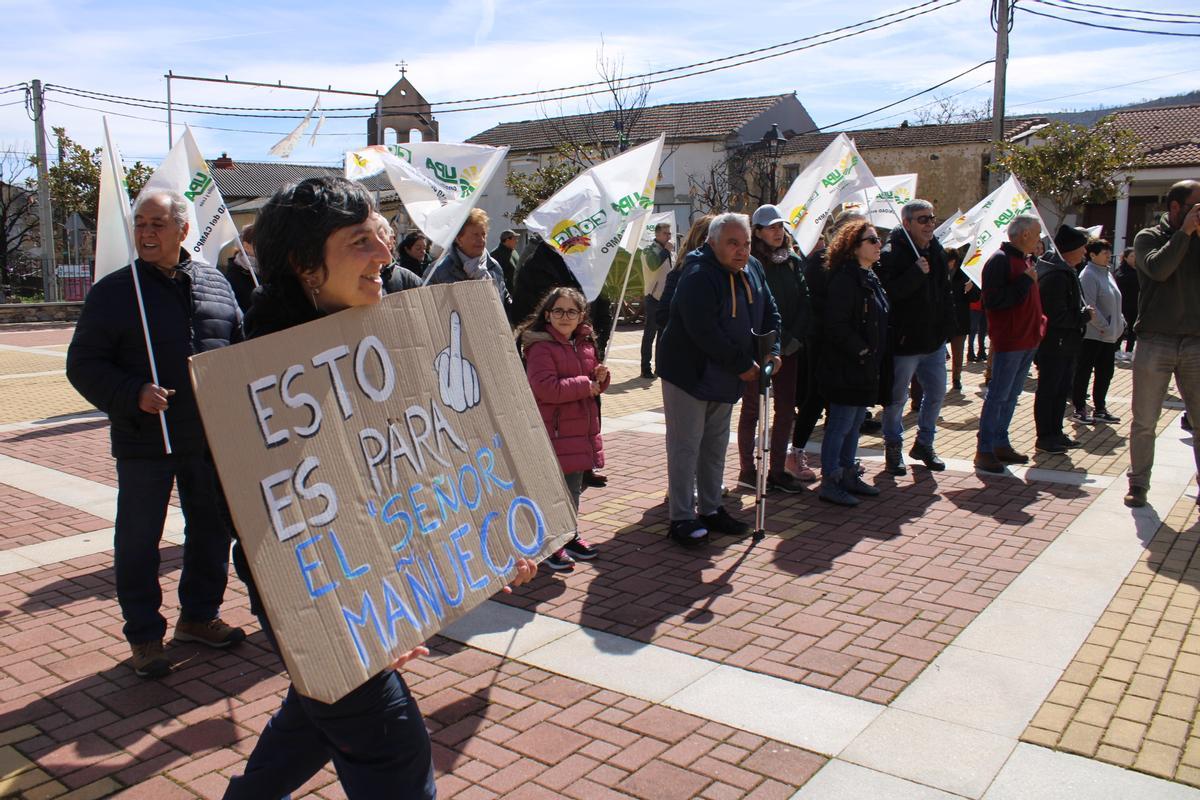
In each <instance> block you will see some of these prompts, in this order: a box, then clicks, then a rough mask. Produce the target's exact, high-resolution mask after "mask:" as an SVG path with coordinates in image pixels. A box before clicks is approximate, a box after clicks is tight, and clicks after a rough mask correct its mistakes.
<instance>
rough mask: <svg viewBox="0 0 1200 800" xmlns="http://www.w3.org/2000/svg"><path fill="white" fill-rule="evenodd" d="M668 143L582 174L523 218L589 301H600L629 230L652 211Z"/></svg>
mask: <svg viewBox="0 0 1200 800" xmlns="http://www.w3.org/2000/svg"><path fill="white" fill-rule="evenodd" d="M665 139H666V135H665V134H663V135H660V136H659V137H658V138H657V139H655V140H654V141H652V142H646V143H645V144H642V145H639V146H637V147H635V148H633V149H631V150H628V151H626V152H624V153H621V154H620V155H617V156H614V157H612V158H610V159H608V160H607V161H604V162H602V163H600V164H597V165H596V166H594V167H590V168H589V169H586V170H584V171H583V172H582V173H580V174H579V175H576V176H575V177H574V178H572V179H571V182H570V183H568V184H567V185H566V186H564V187H563V188H561V189H559V190H558V191H557V192H555V194H554V196H553V197H551V198H550V199H549V200H547V201H546V202H544V203H542V204H541V205H540V206H538V207H537V208H536V209H535V210H534V211H533V213H531V214H530V215H529V216H527V217H526V218H525V225H526V227H528V228H529V230H531V231H534V232H535V233H538V234H540V235H541V237H542V238H543V239H544V240H545V241H546V244H548V245H549V246H550V247H552V248H554V249H555V250H557V251H558V252H559V254H560V255H562V257H563V260H564V261H565V262H566V263H567V266H568V267H569V268H570V270H571V272H572V273H573V274H574V275H575V278H576V280H578V281H579V285H580V286H581V287H583V293H584V295H586V296H587V299H588V300H589V301H591V300H595V299H596V298H597V297H598V296H599V294H600V289H601V288H602V287H603V286H604V279H605V278H606V277H607V276H608V270H609V267H611V266H612V262H613V258H614V257H615V256H616V254H617V248H618V246H619V245H620V244H621V241H622V239H623V238H624V234H625V230H626V227H627V226H628V225H629V223H630V222H631V221H633V220H637V219H638V218H640V217H641V216H642V213H643V212H644V211H645V210H648V209H652V208H653V207H654V188H655V186H657V185H658V167H659V164H660V163H661V161H662V148H663V141H664V140H665Z"/></svg>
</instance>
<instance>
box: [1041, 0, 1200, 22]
mask: <svg viewBox="0 0 1200 800" xmlns="http://www.w3.org/2000/svg"><path fill="white" fill-rule="evenodd" d="M1033 2H1035V3H1040V4H1042V5H1045V6H1051V7H1052V8H1061V9H1062V10H1064V11H1074V12H1075V13H1077V14H1094V15H1095V16H1097V17H1107V18H1110V19H1133V20H1137V21H1138V22H1159V23H1163V24H1168V25H1200V18H1197V21H1195V22H1192V21H1189V20H1183V19H1146V16H1145V12H1143V11H1138V12H1135V13H1132V14H1118V13H1114V12H1112V11H1093V10H1091V9H1089V8H1081V7H1078V6H1073V5H1066V4H1064V3H1059V2H1054V0H1033Z"/></svg>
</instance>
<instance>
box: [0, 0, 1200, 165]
mask: <svg viewBox="0 0 1200 800" xmlns="http://www.w3.org/2000/svg"><path fill="white" fill-rule="evenodd" d="M1053 1H1054V2H1060V1H1061V0H1053ZM917 2H919V0H913V2H903V0H860V2H858V3H834V2H829V0H794V1H793V2H787V1H786V0H784V1H780V0H776V1H775V2H759V1H758V0H745V1H744V2H741V3H737V4H729V3H721V4H717V3H704V2H703V1H702V0H700V1H699V2H697V1H696V0H692V1H691V2H682V1H680V0H654V1H652V2H646V0H640V1H639V2H630V1H628V0H609V2H604V3H572V2H547V1H546V0H523V1H520V2H518V1H517V0H513V1H512V2H509V1H508V0H448V1H447V2H441V3H412V2H386V3H369V4H368V3H361V4H336V3H329V2H311V0H291V2H276V1H275V0H268V1H267V2H242V3H230V2H222V1H221V0H212V1H211V2H208V3H205V4H201V3H195V2H189V3H181V2H165V1H164V2H157V3H143V2H128V1H125V0H106V1H105V2H82V1H80V0H42V2H37V3H28V2H27V1H26V0H0V14H2V18H3V19H4V20H5V28H6V30H7V31H8V32H9V33H8V35H7V36H6V37H5V40H6V41H5V44H4V56H5V57H4V61H3V66H0V86H4V85H8V84H13V83H18V82H21V81H28V80H30V79H33V78H40V79H41V80H42V81H44V82H46V83H50V84H56V85H59V86H64V87H75V88H80V89H86V90H90V91H98V92H107V93H110V94H116V95H126V96H130V97H135V98H147V99H150V100H155V101H162V100H165V97H166V81H165V79H164V78H163V75H164V74H165V73H166V72H167V70H168V69H170V70H172V71H173V72H174V73H176V74H186V75H199V76H214V77H219V76H223V75H228V76H229V77H231V78H236V79H243V80H257V81H269V82H275V81H282V82H284V83H292V84H300V85H309V86H326V85H332V86H333V87H334V88H344V89H351V90H356V91H368V92H370V91H376V90H386V89H387V88H388V87H389V86H391V84H392V83H393V82H394V81H395V80H396V79H397V78H398V77H399V72H398V70H397V69H396V67H395V64H396V63H397V62H399V61H400V60H402V59H403V60H404V61H405V62H407V64H408V65H409V78H410V79H411V80H412V81H413V83H414V84H415V85H416V86H417V88H418V89H420V90H421V91H422V92H423V93H424V94H425V96H426V97H427V98H428V99H430V100H431V101H434V102H436V101H438V100H453V99H463V98H470V97H481V96H489V95H495V94H506V93H510V92H519V91H528V90H531V89H549V88H553V87H557V86H562V85H566V84H571V83H579V82H585V81H592V80H595V79H596V78H597V72H596V59H597V54H598V52H599V50H600V48H601V47H602V46H603V48H604V53H605V54H606V56H608V57H610V58H615V59H620V60H622V61H623V65H624V69H625V71H626V72H627V73H635V72H643V71H648V70H656V69H663V68H668V67H673V66H679V65H682V64H688V63H692V62H697V61H702V60H707V59H711V58H716V57H720V56H724V55H730V54H733V53H736V52H739V51H745V50H750V49H754V48H760V47H764V46H767V45H771V44H775V43H778V42H783V41H788V40H791V39H798V38H800V37H803V36H807V35H810V34H813V33H817V32H820V31H823V30H827V29H832V28H836V27H839V26H841V25H845V24H849V23H852V22H857V21H860V20H865V19H867V18H870V17H874V16H877V15H880V14H883V13H886V12H889V11H894V10H897V9H901V8H905V7H907V6H912V5H916V4H917ZM941 2H943V3H945V2H947V0H941ZM1090 2H1100V3H1101V4H1103V5H1109V6H1124V7H1128V8H1146V9H1153V10H1155V11H1159V12H1169V11H1177V12H1180V13H1197V7H1196V5H1195V3H1194V2H1186V1H1185V0H1090ZM1021 5H1022V6H1026V7H1028V8H1031V9H1034V10H1038V11H1044V12H1048V13H1054V14H1060V15H1068V16H1075V17H1078V18H1081V19H1088V20H1090V21H1094V22H1098V23H1100V24H1112V25H1117V26H1129V27H1136V26H1139V25H1141V26H1142V27H1156V28H1158V29H1162V30H1175V31H1187V32H1193V33H1200V25H1172V24H1166V23H1161V24H1156V25H1153V26H1151V25H1150V24H1148V23H1138V22H1134V21H1132V20H1118V19H1106V18H1100V17H1092V16H1086V15H1082V14H1068V13H1066V12H1063V11H1062V10H1061V9H1060V8H1055V7H1049V6H1046V5H1044V4H1041V5H1039V4H1035V2H1034V0H1021ZM989 8H990V0H960V2H958V3H957V4H954V5H950V6H948V7H946V8H944V9H942V10H938V11H937V12H936V13H931V14H928V15H926V16H923V17H920V18H918V19H912V20H909V21H906V22H904V23H902V24H898V25H894V26H892V27H890V28H886V29H884V30H881V31H876V32H872V33H868V34H865V35H862V36H856V37H852V38H849V39H846V40H844V41H840V42H836V43H833V44H829V45H826V46H821V47H817V48H814V49H810V50H806V51H803V52H799V53H795V54H791V55H785V56H782V57H779V58H774V59H770V60H766V61H762V62H759V63H756V64H752V65H748V66H743V67H739V68H736V69H730V70H725V71H722V72H716V73H712V74H709V75H705V76H700V77H694V78H688V79H684V80H678V81H672V82H667V83H661V84H657V85H655V86H653V87H652V88H651V93H650V102H651V103H652V104H657V103H668V102H677V101H687V100H701V99H713V98H722V97H741V96H751V95H764V94H772V93H783V92H791V91H796V92H797V94H798V97H799V98H800V100H801V102H802V103H804V105H805V106H806V107H807V109H808V110H809V113H810V114H811V115H812V116H813V118H814V119H815V120H816V121H817V123H818V124H819V125H827V124H830V123H833V122H836V121H838V120H842V119H844V118H847V117H850V116H853V115H855V114H859V113H862V112H864V111H868V110H870V109H873V108H876V107H878V106H882V105H885V104H887V103H890V102H892V101H894V100H898V99H900V98H902V97H904V96H906V95H909V94H912V93H913V92H916V91H918V90H920V89H923V88H925V87H928V86H931V85H933V84H936V83H938V82H940V81H942V80H944V79H946V78H949V77H950V76H952V75H955V74H957V73H959V72H961V71H963V70H965V69H967V68H969V67H971V66H973V65H975V64H978V63H979V62H981V61H984V60H986V59H989V58H991V57H992V56H993V54H994V49H995V38H994V34H993V32H992V30H991V28H990V25H989ZM1196 22H1200V19H1197V20H1196ZM1196 43H1197V39H1195V38H1184V37H1166V36H1149V35H1139V34H1130V33H1120V32H1114V31H1104V30H1096V29H1090V28H1086V27H1082V26H1079V25H1071V24H1067V23H1063V22H1056V21H1053V20H1049V19H1043V18H1040V17H1036V16H1032V15H1030V14H1026V13H1023V12H1021V11H1018V12H1017V17H1016V20H1015V28H1014V31H1013V34H1012V43H1011V57H1010V58H1011V60H1010V66H1009V72H1008V105H1009V113H1010V114H1015V113H1021V114H1025V113H1035V112H1038V111H1049V110H1064V109H1081V108H1089V107H1094V106H1097V105H1101V104H1104V105H1109V104H1117V103H1125V102H1132V101H1137V100H1140V99H1144V98H1149V97H1156V96H1161V95H1166V94H1175V93H1179V92H1185V91H1191V90H1193V89H1196V88H1200V64H1197V59H1196V57H1195V53H1196ZM991 74H992V73H991V67H990V65H989V66H987V67H983V68H980V69H979V70H977V71H975V72H972V73H970V74H969V75H967V76H965V77H963V78H960V79H958V80H956V81H954V82H953V83H951V84H949V85H948V86H946V87H944V88H943V89H941V90H939V91H938V92H937V93H936V96H947V95H954V98H953V99H954V101H955V102H958V103H960V104H963V105H967V106H975V105H978V104H979V103H981V102H982V101H984V100H985V99H987V98H990V96H991V84H990V83H988V81H990V78H991ZM173 94H174V99H175V100H176V101H184V102H190V103H208V104H213V105H223V106H253V107H263V106H267V107H277V106H279V107H308V106H310V105H311V104H312V101H313V99H314V94H313V93H311V92H294V91H286V90H281V89H250V88H245V87H233V86H228V85H216V84H209V83H197V82H184V81H175V82H173ZM934 96H935V95H926V96H924V97H922V98H919V99H915V100H911V101H908V102H906V103H903V104H901V105H900V106H897V107H896V108H894V109H890V110H888V111H885V112H880V113H879V114H876V115H873V116H871V117H869V118H866V119H864V120H862V121H860V122H858V123H855V124H856V125H858V126H872V125H895V124H898V123H899V122H900V121H901V120H902V119H905V118H912V117H913V115H914V113H915V112H914V109H915V107H917V106H920V105H922V104H924V103H927V102H930V101H931V100H932V99H933V98H934ZM20 97H21V96H20V95H19V94H12V93H10V94H0V147H6V148H13V149H17V150H32V149H33V131H32V128H33V125H32V123H31V122H30V121H29V118H28V117H27V116H26V114H25V109H24V107H23V105H21V104H20V103H17V104H14V105H4V104H5V103H13V102H14V101H17V100H19V99H20ZM364 100H366V99H365V98H347V97H338V96H335V95H325V96H323V97H322V105H323V106H326V107H334V106H348V105H364V104H366V103H364V102H363V101H364ZM368 102H369V101H368ZM581 102H582V101H577V100H567V101H555V100H549V101H548V102H545V103H542V104H540V105H527V106H521V107H516V108H497V109H491V110H483V111H473V112H464V113H438V114H437V116H438V119H439V122H440V125H441V134H442V136H441V138H442V139H444V140H447V141H461V140H462V139H465V138H466V137H468V136H471V135H472V134H474V133H477V132H479V131H482V130H484V129H486V128H488V127H490V126H492V125H494V124H496V123H498V122H504V121H512V120H520V119H532V118H537V117H539V116H541V115H544V114H558V113H563V112H575V111H578V110H587V109H586V107H583V106H580V105H579V103H581ZM600 102H601V103H602V102H603V101H602V100H600ZM68 104H70V105H68ZM72 106H89V107H91V108H90V109H82V108H76V107H72ZM91 109H106V110H108V111H109V112H110V113H113V114H129V115H133V116H137V117H146V118H149V120H158V121H148V120H142V119H130V118H126V117H119V116H111V117H110V118H109V124H110V127H111V128H112V130H113V133H114V136H115V138H116V140H117V144H118V146H119V147H120V149H121V151H122V153H123V155H124V156H125V157H126V160H127V161H131V160H133V159H135V158H139V159H141V160H143V161H146V162H148V163H152V164H156V163H157V162H158V160H160V159H161V158H162V156H163V155H164V154H165V151H166V148H167V131H166V125H165V122H164V121H162V120H165V116H166V115H165V113H164V112H163V111H162V110H159V109H154V108H131V107H122V106H113V105H106V104H103V103H99V102H96V101H94V100H86V99H83V98H80V97H75V96H71V95H67V94H65V93H62V92H50V93H49V94H48V95H47V121H48V123H49V124H50V125H65V126H66V127H67V130H68V132H69V133H70V135H71V136H72V137H74V138H75V139H77V140H79V141H81V142H82V143H84V144H86V145H88V146H97V145H99V144H100V143H101V140H102V129H101V123H100V118H101V113H100V112H99V111H96V110H91ZM346 113H349V112H346ZM353 113H362V112H353ZM435 113H437V112H436V111H435ZM175 120H176V125H177V126H178V125H179V123H180V122H181V121H187V122H190V123H191V124H193V125H194V126H195V127H194V128H193V130H194V132H195V134H196V137H197V140H198V141H199V143H200V147H201V150H202V151H203V152H204V153H205V155H206V156H209V157H215V156H217V155H219V154H220V153H221V152H228V153H229V154H230V155H232V156H233V157H234V158H235V159H240V160H243V161H267V160H272V157H271V156H269V155H268V154H267V150H268V149H269V148H270V147H271V145H272V144H274V143H275V141H277V140H278V139H279V138H281V137H282V135H283V134H284V133H286V132H288V131H290V130H291V129H292V128H293V127H294V126H295V125H296V122H297V121H296V120H291V119H247V118H241V117H230V116H207V115H194V114H183V113H178V114H176V117H175ZM201 126H208V127H201ZM365 126H366V123H365V121H364V120H361V119H327V120H326V122H325V125H324V127H323V128H322V130H321V133H322V134H323V135H321V136H319V137H317V144H316V145H315V146H312V147H310V146H309V143H308V142H309V140H308V137H307V136H306V137H305V138H304V139H303V141H302V143H301V144H300V145H299V146H298V147H297V148H296V150H295V152H294V154H293V156H292V158H291V159H290V160H291V161H294V162H297V163H326V164H334V163H339V164H340V163H341V159H342V152H343V151H344V150H346V149H349V148H353V147H358V146H362V145H363V144H365V129H366V127H365ZM210 128H225V129H231V130H211V129H210ZM310 130H311V128H310ZM251 131H258V132H251ZM264 132H265V133H264ZM178 133H179V129H178V127H177V129H176V134H177V135H178Z"/></svg>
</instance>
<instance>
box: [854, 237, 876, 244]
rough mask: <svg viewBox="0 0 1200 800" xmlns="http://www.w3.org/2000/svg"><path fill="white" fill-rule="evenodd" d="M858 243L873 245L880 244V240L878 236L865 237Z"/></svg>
mask: <svg viewBox="0 0 1200 800" xmlns="http://www.w3.org/2000/svg"><path fill="white" fill-rule="evenodd" d="M858 241H859V243H860V244H861V243H863V242H870V243H871V244H879V242H880V239H879V237H878V236H864V237H863V238H861V239H859V240H858Z"/></svg>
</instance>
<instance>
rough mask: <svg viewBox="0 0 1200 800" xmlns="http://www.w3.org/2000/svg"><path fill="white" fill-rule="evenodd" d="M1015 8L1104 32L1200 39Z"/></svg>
mask: <svg viewBox="0 0 1200 800" xmlns="http://www.w3.org/2000/svg"><path fill="white" fill-rule="evenodd" d="M1035 2H1036V0H1035ZM1017 8H1019V9H1020V10H1021V11H1024V12H1025V13H1026V14H1033V15H1034V16H1035V17H1045V18H1047V19H1056V20H1058V21H1059V22H1071V23H1074V24H1075V25H1083V26H1085V27H1088V28H1101V29H1103V30H1106V31H1121V32H1122V33H1147V34H1150V35H1153V36H1188V37H1200V33H1183V32H1182V31H1147V30H1142V29H1139V28H1119V27H1117V26H1115V25H1101V24H1099V23H1098V22H1084V21H1083V20H1081V19H1070V18H1068V17H1058V16H1055V15H1054V14H1047V13H1045V12H1042V11H1034V10H1033V9H1032V8H1029V7H1028V6H1020V5H1019V6H1017Z"/></svg>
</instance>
